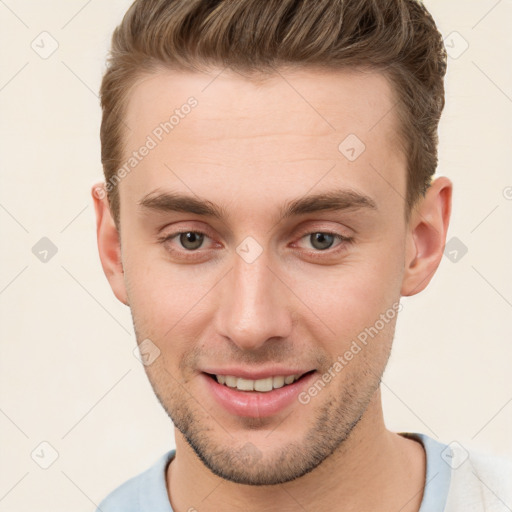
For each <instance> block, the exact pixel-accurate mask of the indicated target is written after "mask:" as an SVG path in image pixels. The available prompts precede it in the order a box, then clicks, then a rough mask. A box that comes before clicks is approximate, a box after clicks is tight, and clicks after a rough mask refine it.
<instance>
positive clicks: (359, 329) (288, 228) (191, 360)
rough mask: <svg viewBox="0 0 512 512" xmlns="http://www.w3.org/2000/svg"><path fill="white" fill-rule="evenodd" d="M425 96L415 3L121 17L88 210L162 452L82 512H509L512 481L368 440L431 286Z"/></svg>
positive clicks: (170, 0) (431, 120) (433, 223)
mask: <svg viewBox="0 0 512 512" xmlns="http://www.w3.org/2000/svg"><path fill="white" fill-rule="evenodd" d="M445 72H446V53H445V50H444V46H443V42H442V37H441V35H440V34H439V32H438V30H437V28H436V25H435V23H434V21H433V20H432V18H431V16H430V15H429V13H428V12H427V10H426V9H425V7H424V6H423V5H422V4H421V3H420V2H418V1H414V0H382V1H379V2H375V1H372V0H348V1H341V0H323V1H320V0H318V1H314V2H313V1H308V0H304V1H293V0H267V1H265V2H263V1H262V0H238V1H237V2H230V1H228V0H219V1H216V2H209V1H206V0H144V1H142V0H138V1H136V2H135V3H134V4H133V5H132V7H131V8H130V9H129V11H128V13H127V14H126V16H125V18H124V20H123V22H122V23H121V25H120V26H119V27H118V28H117V29H116V31H115V33H114V36H113V41H112V55H111V59H110V62H109V67H108V70H107V72H106V74H105V77H104V79H103V83H102V89H101V99H102V108H103V121H102V127H101V140H102V161H103V165H104V170H105V182H104V183H98V184H97V185H95V186H94V187H93V189H92V195H93V198H94V202H95V207H96V215H97V233H98V246H99V253H100V258H101V262H102V265H103V269H104V271H105V274H106V276H107V278H108V280H109V282H110V285H111V287H112V289H113V291H114V294H115V295H116V297H117V298H118V299H119V300H120V301H121V302H123V303H124V304H126V305H127V306H129V307H130V310H131V313H132V317H133V323H134V329H135V333H136V337H137V342H138V344H139V347H140V349H141V353H142V352H144V353H145V354H146V356H145V357H146V359H145V360H144V363H145V369H146V372H147V375H148V378H149V380H150V382H151V385H152V387H153V389H154V392H155V394H156V396H157V397H158V399H159V401H160V403H161V404H162V406H163V408H164V409H165V411H166V412H167V413H168V415H169V416H170V418H171V419H172V421H173V423H174V425H175V427H176V450H171V451H169V452H167V453H166V454H164V455H163V456H162V457H161V458H160V459H159V460H158V461H157V462H156V463H155V464H154V465H153V466H152V467H151V468H149V469H148V470H147V471H145V472H144V473H142V474H140V475H139V476H137V477H134V478H133V479H131V480H129V481H128V482H126V483H125V484H123V485H122V486H121V487H119V488H118V489H116V490H115V491H114V492H112V493H111V494H110V495H109V496H108V497H107V498H105V499H104V500H103V501H102V502H101V503H100V505H99V508H98V510H101V511H103V512H110V511H123V512H127V511H148V512H149V511H152V512H155V511H174V512H184V511H194V510H197V511H199V512H203V511H205V512H208V511H219V510H222V511H227V512H229V511H234V510H244V511H249V510H250V511H262V510H276V511H277V510H278V511H288V510H290V511H291V510H330V511H352V510H358V511H360V510H379V511H383V512H386V511H390V512H391V511H392V512H398V511H401V512H417V511H421V512H426V511H431V510H439V511H441V510H446V511H448V512H451V511H455V510H457V511H468V510H475V511H476V510H482V511H484V510H485V511H489V510H493V511H494V510H496V511H498V510H503V504H504V503H505V504H507V503H508V504H509V505H510V504H511V503H512V501H511V499H512V495H511V490H510V477H511V475H512V469H511V465H510V463H508V462H503V461H501V460H498V459H493V458H489V457H485V456H481V455H480V454H471V457H470V458H469V459H468V460H465V453H462V451H458V449H457V448H456V447H454V448H452V447H450V446H447V445H444V444H442V443H439V442H437V441H435V440H433V439H431V438H430V437H428V436H426V435H424V434H420V433H395V432H391V431H389V430H387V429H386V427H385V425H384V421H383V413H382V404H381V395H380V387H379V385H380V379H381V376H382V374H383V372H384V369H385V367H386V363H387V361H388V357H389V354H390V350H391V345H392V340H393V334H394V328H395V324H396V319H397V314H398V312H399V310H400V309H401V306H400V297H401V296H411V295H414V294H417V293H419V292H420V291H422V290H423V289H424V288H425V287H426V286H427V285H428V283H429V281H430V280H431V279H432V277H433V275H434V273H435V271H436V269H437V267H438V265H439V263H440V260H441V258H442V254H443V248H444V244H445V241H446V233H447V229H448V224H449V218H450V211H451V195H452V183H451V182H450V180H448V179H447V178H445V177H438V178H437V179H435V180H433V179H432V177H433V174H434V172H435V169H436V166H437V127H438V123H439V119H440V116H441V112H442V110H443V107H444V85H443V80H444V75H445ZM447 461H448V462H450V464H449V463H447ZM454 461H455V462H454ZM452 468H453V469H452ZM455 468H456V469H455Z"/></svg>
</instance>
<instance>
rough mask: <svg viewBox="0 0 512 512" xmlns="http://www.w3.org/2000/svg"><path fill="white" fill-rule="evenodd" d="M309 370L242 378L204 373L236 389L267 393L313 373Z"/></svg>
mask: <svg viewBox="0 0 512 512" xmlns="http://www.w3.org/2000/svg"><path fill="white" fill-rule="evenodd" d="M314 371H315V370H311V371H309V372H306V373H302V374H300V373H299V374H295V375H275V376H270V377H266V378H264V379H256V380H253V379H244V378H243V377H236V376H235V375H216V374H212V373H205V374H206V375H207V376H208V377H210V378H211V379H213V380H214V381H216V382H217V383H219V384H221V385H223V386H226V387H228V388H231V389H236V390H238V391H253V392H254V391H257V392H259V393H269V392H270V391H273V390H274V389H280V388H283V387H286V386H289V385H291V384H293V383H294V382H297V381H299V380H301V379H303V378H304V377H306V376H307V375H309V374H311V373H313V372H314Z"/></svg>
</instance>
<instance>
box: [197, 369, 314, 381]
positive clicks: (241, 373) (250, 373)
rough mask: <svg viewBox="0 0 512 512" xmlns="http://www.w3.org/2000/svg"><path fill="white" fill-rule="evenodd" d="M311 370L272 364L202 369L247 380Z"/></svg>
mask: <svg viewBox="0 0 512 512" xmlns="http://www.w3.org/2000/svg"><path fill="white" fill-rule="evenodd" d="M310 371H312V369H311V368H309V369H300V368H299V369H296V368H283V367H281V366H274V367H271V368H260V369H258V370H256V369H253V370H251V369H249V368H240V367H234V366H232V367H228V368H206V369H204V370H203V372H205V373H210V374H212V375H232V376H234V377H241V378H242V379H249V380H259V379H266V378H268V377H276V376H283V377H288V376H289V375H299V376H300V375H303V374H305V373H308V372H310Z"/></svg>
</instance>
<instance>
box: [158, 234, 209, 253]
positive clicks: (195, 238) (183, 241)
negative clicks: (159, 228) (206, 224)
mask: <svg viewBox="0 0 512 512" xmlns="http://www.w3.org/2000/svg"><path fill="white" fill-rule="evenodd" d="M175 238H177V239H178V242H179V244H180V245H181V248H182V249H185V250H186V251H189V252H192V251H195V250H197V249H199V248H200V247H201V246H202V245H203V242H204V239H205V238H208V236H207V235H206V234H205V233H201V232H200V231H178V232H176V233H171V234H170V235H166V236H163V237H162V238H160V239H159V240H158V241H159V242H160V243H162V244H170V243H171V242H172V241H173V240H174V239H175ZM178 250H180V249H178Z"/></svg>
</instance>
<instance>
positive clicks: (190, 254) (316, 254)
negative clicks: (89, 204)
mask: <svg viewBox="0 0 512 512" xmlns="http://www.w3.org/2000/svg"><path fill="white" fill-rule="evenodd" d="M184 233H195V234H197V235H204V236H205V237H207V238H211V237H210V236H208V234H207V233H205V232H204V231H197V230H192V229H183V230H180V231H175V232H173V233H171V234H168V235H164V236H162V237H160V238H158V242H159V243H160V244H162V245H165V244H167V243H168V242H170V241H171V240H173V239H174V238H176V237H178V236H179V235H181V234H184ZM315 233H322V234H323V235H331V236H333V237H334V238H335V239H337V240H338V241H339V242H340V243H339V244H338V245H336V246H334V248H328V249H325V250H323V251H321V250H307V252H308V254H309V255H310V256H312V257H313V258H322V257H323V255H324V254H328V255H330V256H332V255H335V254H338V253H339V252H341V251H343V250H346V248H347V245H351V244H353V242H354V238H353V237H347V236H343V235H340V234H339V233H336V232H334V231H329V230H317V231H308V232H306V233H304V234H302V235H301V236H300V237H299V240H302V239H303V238H305V237H306V236H311V235H313V234H315ZM170 252H172V253H180V254H187V256H186V257H187V258H188V259H191V260H193V259H198V258H201V257H203V255H202V254H201V250H200V248H199V249H196V250H192V251H190V250H187V249H182V250H176V249H171V251H170Z"/></svg>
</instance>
